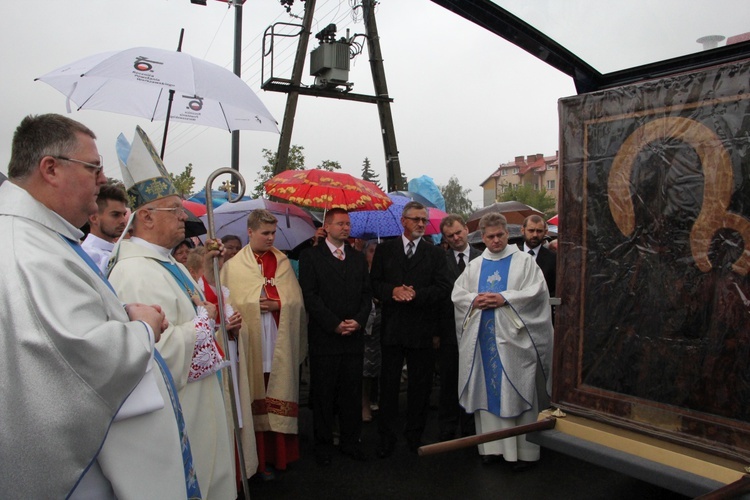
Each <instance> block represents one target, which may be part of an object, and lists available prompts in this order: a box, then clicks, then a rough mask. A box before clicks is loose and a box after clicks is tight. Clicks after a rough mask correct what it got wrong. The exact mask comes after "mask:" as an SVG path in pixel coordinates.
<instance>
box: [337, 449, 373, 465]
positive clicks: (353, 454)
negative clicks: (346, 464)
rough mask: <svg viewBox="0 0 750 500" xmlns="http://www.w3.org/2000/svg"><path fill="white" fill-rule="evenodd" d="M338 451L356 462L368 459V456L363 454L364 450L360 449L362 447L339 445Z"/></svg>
mask: <svg viewBox="0 0 750 500" xmlns="http://www.w3.org/2000/svg"><path fill="white" fill-rule="evenodd" d="M339 451H340V452H341V453H342V454H344V455H346V456H347V457H349V458H351V459H352V460H356V461H358V462H366V461H367V460H369V457H368V456H367V455H366V454H365V452H364V451H362V448H359V447H353V448H349V447H340V448H339Z"/></svg>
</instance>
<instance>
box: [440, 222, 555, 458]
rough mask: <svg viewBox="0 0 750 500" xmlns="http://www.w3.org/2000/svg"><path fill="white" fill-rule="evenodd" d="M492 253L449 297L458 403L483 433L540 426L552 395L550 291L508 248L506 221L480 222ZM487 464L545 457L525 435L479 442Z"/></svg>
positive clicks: (528, 262) (532, 265) (474, 264)
mask: <svg viewBox="0 0 750 500" xmlns="http://www.w3.org/2000/svg"><path fill="white" fill-rule="evenodd" d="M479 228H480V230H481V231H482V240H483V241H484V243H485V245H486V247H487V248H486V250H485V251H484V253H483V254H482V256H481V257H480V258H477V259H474V260H472V261H471V262H470V263H469V265H468V266H467V267H466V271H465V272H464V273H463V274H462V275H461V276H460V277H459V278H458V280H456V283H455V285H454V287H453V294H452V296H451V298H452V300H453V304H454V308H455V313H456V334H457V336H458V344H459V367H460V368H459V403H460V404H461V406H463V407H464V408H465V409H466V411H467V412H469V413H474V417H475V418H474V420H475V423H476V428H477V434H480V433H486V432H492V431H495V430H500V429H506V428H510V427H515V426H518V425H523V424H527V423H532V422H535V421H536V419H537V415H538V413H539V409H540V406H543V405H546V403H547V401H548V394H549V393H550V391H551V388H552V384H551V377H550V375H551V368H552V322H551V319H550V307H549V292H548V290H547V285H546V282H545V280H544V275H543V274H542V271H541V270H540V269H539V266H537V265H536V262H535V261H534V259H533V258H532V257H531V256H530V255H528V254H525V253H523V252H521V251H520V250H519V249H518V247H517V246H515V245H508V230H507V222H506V220H505V217H503V216H502V215H501V214H497V213H491V214H487V215H486V216H484V217H482V219H481V220H480V222H479ZM479 453H480V455H482V458H483V461H484V462H485V463H489V462H491V461H495V460H497V459H500V457H501V456H502V458H504V459H505V461H506V462H511V463H513V464H514V467H515V468H517V469H521V468H525V467H527V466H528V465H529V463H530V462H535V461H537V460H539V456H540V453H539V446H538V445H535V444H533V443H530V442H528V441H527V440H526V437H525V435H521V436H516V437H511V438H507V439H502V440H499V441H493V442H490V443H485V444H482V445H479Z"/></svg>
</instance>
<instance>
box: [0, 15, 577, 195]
mask: <svg viewBox="0 0 750 500" xmlns="http://www.w3.org/2000/svg"><path fill="white" fill-rule="evenodd" d="M302 8H303V3H302V2H300V1H297V2H295V6H294V8H293V9H292V13H297V14H299V15H301V14H302ZM357 12H358V13H359V15H358V16H357V19H356V20H355V19H354V18H353V16H352V8H351V6H350V1H349V0H318V1H317V8H316V14H315V25H314V26H313V30H312V31H313V33H317V32H318V31H319V30H320V29H322V28H323V27H325V26H326V25H328V24H329V23H335V24H337V26H338V28H339V31H338V37H341V36H344V35H345V34H346V29H347V28H348V29H350V32H351V34H355V33H364V31H365V30H364V24H363V23H362V20H361V17H362V16H361V11H357ZM243 14H244V19H243V55H242V61H243V74H242V78H243V79H244V80H245V81H246V82H247V83H248V84H249V85H250V87H251V88H252V89H253V90H254V91H255V92H256V93H257V94H258V96H259V97H260V99H261V100H262V101H263V102H264V104H265V105H266V106H267V107H268V109H269V110H270V111H271V113H272V114H273V116H274V117H275V118H276V120H277V121H278V122H279V128H280V127H281V123H282V121H283V118H284V116H283V115H284V106H285V103H286V94H280V93H275V92H266V91H263V90H262V89H261V88H260V85H261V58H260V53H261V47H262V34H263V32H264V31H265V29H266V28H267V27H268V26H269V25H271V24H273V23H274V22H292V23H294V22H301V21H300V20H295V19H294V18H291V17H289V16H288V15H287V13H286V11H285V10H284V9H283V8H282V7H281V5H280V3H279V1H278V0H248V1H247V2H246V3H245V4H244V8H243ZM376 20H377V24H378V30H379V32H380V38H381V50H382V53H383V59H384V65H385V72H386V78H387V84H388V90H389V94H390V96H391V97H392V98H393V100H394V102H393V103H392V105H391V109H392V113H393V120H394V126H395V131H396V139H397V143H398V149H399V155H400V161H401V167H402V170H403V171H404V172H405V174H406V175H407V176H408V178H410V179H411V178H415V177H418V176H421V175H429V176H431V177H432V178H433V179H434V180H435V182H436V183H437V184H439V185H443V184H446V183H447V182H448V180H449V179H450V177H451V176H453V175H456V176H457V177H458V178H459V181H460V183H461V184H462V186H463V187H464V188H470V189H472V193H471V200H472V202H473V203H474V204H475V206H481V202H482V194H481V189H480V187H479V183H480V182H482V181H483V180H484V179H486V178H487V177H488V176H489V175H490V174H492V172H494V170H495V169H496V168H497V165H498V164H500V163H505V162H508V161H510V160H512V159H513V158H514V157H515V156H518V155H529V154H534V153H543V154H544V155H554V154H555V151H556V150H557V149H558V118H557V100H558V99H559V98H561V97H566V96H569V95H573V94H575V90H574V86H573V82H572V80H571V79H570V78H569V77H568V76H566V75H563V74H562V73H560V72H558V71H557V70H555V69H552V68H551V67H549V66H547V65H546V64H544V63H542V62H541V61H539V60H537V59H536V58H534V57H532V56H530V55H528V54H527V53H526V52H524V51H522V50H520V49H518V48H517V47H515V46H514V45H512V44H510V43H509V42H506V41H504V40H502V39H501V38H499V37H497V36H495V35H492V34H490V33H488V32H486V31H485V30H483V29H482V28H480V27H478V26H476V25H474V24H473V23H470V22H468V21H466V20H465V19H463V18H461V17H459V16H457V15H456V14H453V13H451V12H449V11H447V10H445V9H444V8H442V7H440V6H438V5H436V4H434V3H432V2H431V1H429V0H382V2H381V3H380V4H379V5H378V7H377V9H376ZM180 28H185V39H184V42H183V51H184V52H187V53H190V54H191V55H193V56H196V57H200V58H204V59H206V60H209V61H211V62H213V63H216V64H219V65H221V66H225V67H227V68H229V69H230V70H231V69H232V57H233V56H232V54H233V37H234V10H233V9H229V8H227V4H225V3H222V2H218V1H215V0H208V5H207V6H205V7H202V6H197V5H192V4H191V3H190V1H189V0H127V1H124V0H65V1H60V0H35V1H33V2H4V3H3V7H2V15H0V47H2V52H3V63H4V71H3V73H2V74H3V78H2V79H0V94H1V95H2V96H3V101H4V109H3V113H2V118H0V120H2V126H1V127H0V144H2V147H0V171H2V172H7V165H8V160H9V156H10V143H11V137H12V133H13V130H14V129H15V127H16V126H17V125H18V123H19V122H20V120H21V119H22V118H23V117H24V116H25V115H27V114H30V113H35V114H36V113H48V112H56V113H62V114H64V113H66V110H65V98H64V96H63V95H62V94H60V93H59V92H58V91H56V90H54V89H53V88H52V87H49V86H48V85H46V84H44V83H42V82H34V78H35V77H38V76H41V75H43V74H45V73H47V72H49V71H52V70H53V69H56V68H58V67H60V66H62V65H64V64H66V63H69V62H72V61H75V60H78V59H81V58H83V57H86V56H89V55H92V54H96V53H100V52H106V51H111V50H120V49H126V48H130V47H137V46H150V47H159V48H163V49H173V48H176V47H177V42H178V38H179V32H180ZM316 46H317V40H315V39H314V38H312V39H311V41H310V43H309V50H312V49H313V48H314V47H316ZM295 49H296V41H295V42H294V44H287V46H286V47H285V46H283V45H280V46H278V49H277V50H278V52H277V54H276V62H275V64H276V67H275V75H276V76H278V77H282V78H288V77H289V76H290V72H291V66H292V62H293V59H294V52H295ZM308 52H309V51H308ZM368 57H369V55H368V53H367V50H366V48H365V51H364V53H363V54H362V55H360V56H359V57H357V58H356V59H354V60H353V61H352V70H351V72H350V76H349V81H351V82H353V83H354V88H353V90H352V91H353V92H356V93H360V94H370V95H371V94H373V86H372V77H371V75H370V66H369V62H368ZM308 59H309V57H308ZM304 74H305V76H304V78H303V83H305V84H312V83H313V77H311V76H308V75H309V70H308V69H307V67H306V69H305V73H304ZM267 76H268V75H266V77H267ZM70 116H71V117H72V118H74V119H76V120H79V121H81V122H83V123H84V124H86V125H88V126H89V127H90V128H92V129H93V130H94V132H95V133H96V134H97V136H98V138H99V139H98V141H97V142H98V146H99V151H100V153H101V154H102V155H103V156H104V161H105V165H106V169H105V172H106V174H107V175H108V176H110V177H117V178H120V177H121V175H120V171H119V166H118V165H117V160H116V157H115V152H114V144H115V139H116V137H117V135H119V134H120V133H121V132H122V133H124V134H125V136H126V137H127V138H128V139H129V140H130V139H132V137H133V134H134V130H135V125H141V126H142V127H143V128H144V130H146V132H147V133H148V134H149V136H150V137H151V139H152V140H153V142H154V143H155V144H157V147H159V146H160V144H161V137H162V132H163V123H161V122H153V123H152V122H149V121H148V120H146V119H142V118H135V117H130V116H126V115H119V114H113V113H108V112H103V111H93V110H84V111H80V112H79V111H75V110H74V111H73V112H72V113H71V115H70ZM278 139H279V136H278V135H276V134H272V133H268V132H250V131H243V132H242V133H241V153H240V172H241V173H242V174H243V175H244V176H245V177H246V178H247V180H248V184H249V185H250V186H252V185H253V184H254V181H255V179H256V176H257V172H258V170H259V169H260V167H261V166H262V165H263V164H264V160H263V157H262V149H263V148H267V149H271V150H273V151H275V150H276V148H277V146H278ZM230 144H231V135H230V134H229V133H228V132H226V131H222V130H218V129H211V128H206V127H200V126H191V125H184V124H178V123H174V122H173V123H172V124H170V131H169V136H168V141H167V150H166V157H165V163H166V165H167V168H168V169H169V170H170V171H173V172H180V171H182V169H183V167H184V166H185V165H186V164H188V163H192V164H193V165H194V167H195V168H194V173H195V175H196V178H197V182H198V186H197V187H196V190H198V189H200V186H202V185H203V184H204V183H205V179H206V177H207V176H208V174H209V173H210V172H211V171H213V170H215V169H216V168H219V167H225V166H229V164H230V158H231V154H230ZM292 144H297V145H301V146H304V148H305V151H304V152H305V156H306V160H307V161H306V164H307V166H308V167H309V168H313V167H315V166H317V165H318V164H320V163H321V162H322V161H323V160H335V161H338V162H340V163H341V165H342V166H343V170H345V171H347V172H349V173H352V174H355V175H359V174H360V172H361V168H362V162H363V160H364V158H365V157H368V158H369V159H370V160H371V162H372V165H373V167H374V169H375V171H376V173H378V174H379V175H380V179H381V183H382V184H383V185H385V159H384V154H383V145H382V139H381V134H380V124H379V120H378V114H377V107H376V106H375V105H374V104H365V103H356V102H348V101H339V100H333V99H324V98H315V97H306V96H300V99H299V104H298V108H297V116H296V120H295V127H294V133H293V135H292Z"/></svg>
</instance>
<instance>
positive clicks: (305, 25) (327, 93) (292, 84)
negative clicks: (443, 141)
mask: <svg viewBox="0 0 750 500" xmlns="http://www.w3.org/2000/svg"><path fill="white" fill-rule="evenodd" d="M282 3H284V2H283V1H282ZM375 3H376V2H375V0H361V7H362V11H363V17H364V21H365V32H366V34H365V35H355V38H356V37H357V36H365V38H367V48H368V52H369V53H370V70H371V72H372V80H373V85H374V87H375V95H373V96H370V95H362V94H355V93H352V92H349V90H350V89H351V84H350V83H348V82H345V81H337V80H336V78H341V76H340V75H341V74H340V73H339V74H338V75H335V76H334V79H333V80H328V77H330V76H332V75H330V73H329V74H327V75H325V76H324V73H325V71H326V70H328V69H332V68H335V69H336V70H337V71H340V70H343V71H346V72H347V74H348V71H349V66H348V64H347V65H346V68H345V69H344V68H342V67H340V66H337V63H336V62H333V63H328V62H325V63H324V64H321V65H320V66H319V67H318V70H321V71H322V73H318V72H315V73H314V74H315V75H316V85H314V86H303V85H302V71H303V69H304V65H305V58H306V56H307V44H308V40H309V38H310V35H311V34H312V31H311V26H312V18H313V14H314V11H315V0H307V1H306V2H305V15H304V18H303V21H302V25H301V31H300V35H299V36H300V40H299V43H298V45H297V55H296V57H295V60H294V67H293V69H292V77H291V79H283V78H276V77H275V76H274V75H273V37H274V36H275V35H274V31H273V28H274V27H275V25H274V26H272V27H270V28H269V29H271V33H270V34H269V33H268V30H266V35H265V36H264V41H263V53H264V55H265V54H266V37H270V40H271V43H270V44H269V46H270V49H269V53H270V54H271V65H270V66H271V75H270V77H269V78H268V79H267V80H265V81H264V82H263V84H262V85H261V87H262V88H263V90H271V91H274V92H284V93H286V94H287V101H286V109H285V110H284V123H283V125H282V128H281V137H280V138H279V148H278V150H277V153H276V164H275V165H274V170H273V174H274V175H276V174H279V173H281V172H283V171H284V170H286V169H287V168H288V162H289V149H290V146H291V140H292V130H293V128H294V115H295V113H296V111H297V100H298V99H299V96H300V95H311V96H316V97H329V98H332V99H341V100H349V101H358V102H369V103H374V104H377V105H378V115H379V117H380V128H381V133H382V135H383V149H384V152H385V161H386V174H387V185H388V191H397V190H400V189H406V186H403V185H402V184H403V183H402V179H403V177H402V175H401V165H400V163H399V159H398V147H397V146H396V133H395V131H394V128H393V116H392V115H391V107H390V103H391V101H393V99H391V98H390V97H389V96H388V86H387V85H386V82H385V70H384V69H383V56H382V54H381V52H380V36H379V35H378V27H377V25H376V23H375V11H374V5H375ZM295 26H300V25H295ZM330 28H332V30H333V36H334V37H335V31H336V26H335V25H330V26H328V27H327V28H325V29H324V30H323V31H321V32H320V33H318V34H317V35H315V36H316V37H317V38H319V39H320V40H321V47H322V45H323V43H330V42H333V40H330V41H324V40H325V37H326V35H325V34H324V32H325V31H326V30H328V29H330ZM342 40H343V39H342ZM351 40H352V39H349V44H350V45H351ZM334 43H336V42H334ZM337 43H341V42H337ZM321 47H318V49H320V48H321ZM318 49H316V51H317V50H318ZM313 52H315V51H313ZM323 57H325V56H323ZM321 62H322V61H321V60H318V63H321ZM347 62H348V61H347ZM328 64H332V65H333V66H331V67H327V65H328ZM263 67H264V68H265V62H264V66H263ZM311 71H312V65H311ZM316 71H317V70H316ZM317 77H320V78H321V81H320V82H318V80H317ZM264 78H265V73H264ZM341 85H343V86H345V87H346V90H345V91H341V90H339V89H338V88H337V87H339V86H341Z"/></svg>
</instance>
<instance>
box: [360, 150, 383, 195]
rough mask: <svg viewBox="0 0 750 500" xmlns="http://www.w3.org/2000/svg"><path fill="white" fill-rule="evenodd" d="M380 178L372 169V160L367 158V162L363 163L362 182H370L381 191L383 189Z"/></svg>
mask: <svg viewBox="0 0 750 500" xmlns="http://www.w3.org/2000/svg"><path fill="white" fill-rule="evenodd" d="M379 177H380V176H379V175H378V174H376V173H375V171H374V170H373V169H372V166H371V165H370V159H369V158H367V157H366V156H365V161H363V162H362V180H365V181H370V182H372V183H373V184H375V185H376V186H377V187H379V188H380V189H383V186H382V185H381V184H380V179H379Z"/></svg>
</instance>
